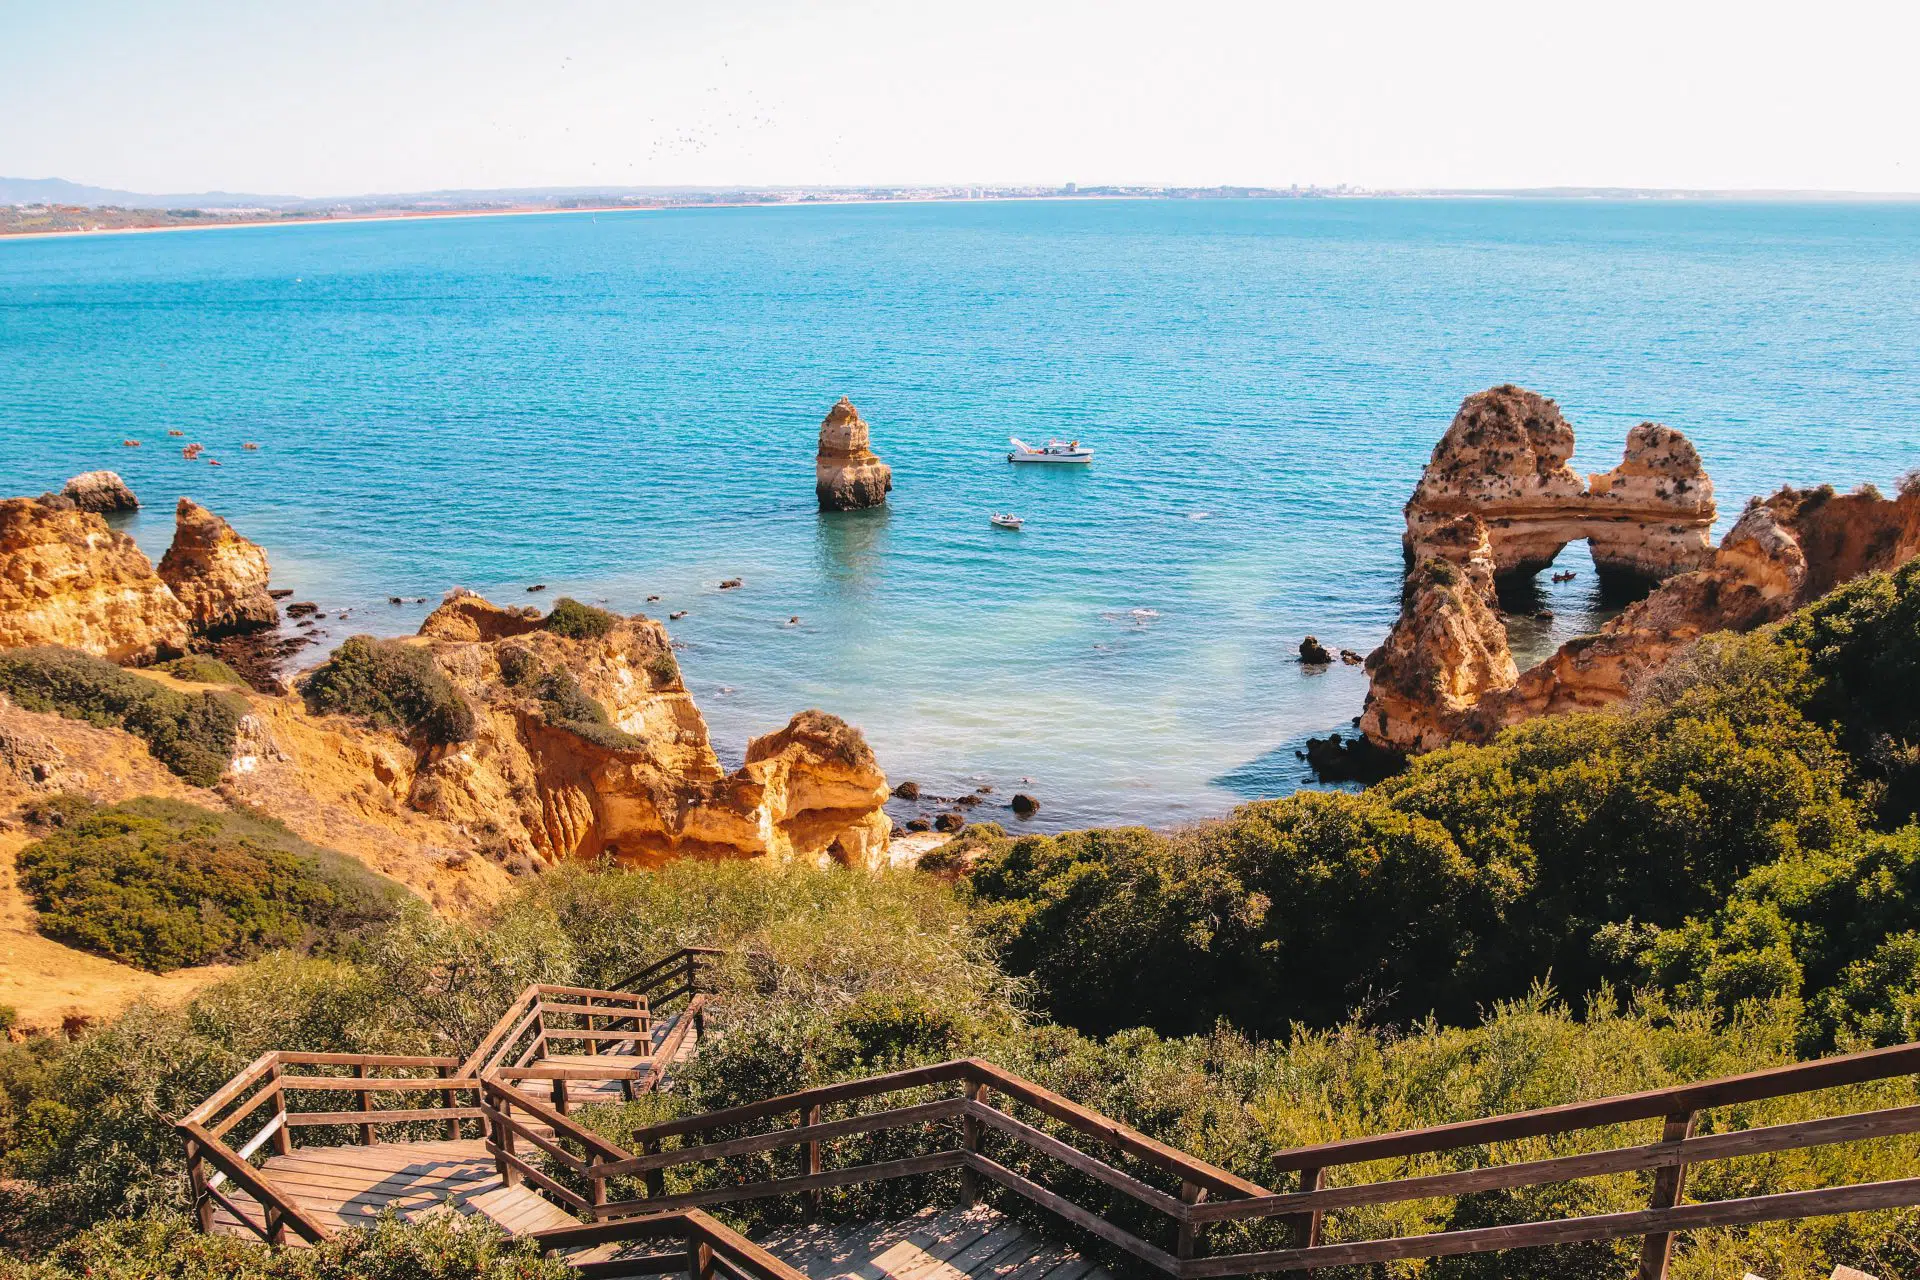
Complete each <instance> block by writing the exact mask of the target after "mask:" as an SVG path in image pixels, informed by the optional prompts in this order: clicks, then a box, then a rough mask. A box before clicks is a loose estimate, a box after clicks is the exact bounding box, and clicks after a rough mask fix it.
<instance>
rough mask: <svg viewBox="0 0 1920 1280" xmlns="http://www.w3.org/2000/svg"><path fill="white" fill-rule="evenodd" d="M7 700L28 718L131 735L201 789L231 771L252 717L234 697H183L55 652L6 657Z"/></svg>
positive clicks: (41, 649)
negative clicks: (244, 725) (48, 717)
mask: <svg viewBox="0 0 1920 1280" xmlns="http://www.w3.org/2000/svg"><path fill="white" fill-rule="evenodd" d="M0 692H5V693H7V694H9V695H11V696H12V698H13V700H14V701H15V702H18V703H19V704H20V705H21V706H22V707H25V708H26V709H27V710H29V711H42V712H55V713H57V714H59V715H63V716H66V717H68V718H69V719H74V720H85V721H87V722H88V723H90V724H95V725H99V726H100V727H102V728H110V729H125V730H127V731H128V732H129V733H132V734H134V735H135V736H137V737H139V738H141V739H143V740H144V741H145V742H146V744H147V750H148V751H150V752H152V753H153V757H154V759H156V760H158V761H160V763H162V764H163V765H165V766H166V767H167V768H168V769H169V770H170V771H172V772H173V773H175V774H178V775H179V776H180V777H182V778H184V779H185V780H186V781H188V782H191V783H193V784H195V785H196V786H202V787H210V786H212V785H213V784H214V783H216V782H218V781H219V780H220V775H221V774H222V773H224V772H225V771H226V767H227V762H228V761H229V760H231V759H232V758H233V748H234V742H235V740H236V738H237V736H238V733H239V727H240V718H241V717H242V716H244V715H245V714H246V713H247V704H246V701H245V700H244V699H243V698H239V697H236V696H235V695H233V694H230V693H214V692H210V691H209V692H202V693H181V692H179V691H178V690H175V689H168V688H166V687H165V686H163V685H161V684H159V683H157V682H156V681H153V680H147V679H143V678H142V677H140V676H137V675H135V674H133V673H132V672H131V671H126V670H123V669H122V668H120V667H116V666H114V665H113V664H112V663H111V662H107V661H104V660H103V659H100V658H95V657H92V656H90V655H88V654H84V653H80V652H78V651H76V650H73V649H61V648H57V647H55V646H52V645H41V646H36V647H33V648H27V649H11V650H7V651H4V652H0Z"/></svg>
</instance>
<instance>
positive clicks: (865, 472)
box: [813, 396, 893, 511]
mask: <svg viewBox="0 0 1920 1280" xmlns="http://www.w3.org/2000/svg"><path fill="white" fill-rule="evenodd" d="M892 488H893V469H892V468H890V467H889V466H887V464H886V463H884V462H882V461H880V458H879V455H877V454H875V453H874V451H873V448H872V446H871V443H870V441H869V438H868V431H867V424H866V422H865V421H863V420H862V419H861V417H860V411H859V410H857V409H855V408H854V407H853V402H852V401H850V400H848V399H847V398H846V397H845V396H842V397H841V398H840V402H839V403H838V404H836V405H834V406H833V408H832V409H830V410H828V411H827V416H826V419H825V420H824V421H822V422H821V424H820V451H819V453H818V455H816V457H815V459H814V464H813V491H814V495H815V496H816V497H818V498H819V500H820V509H821V510H822V511H857V510H860V509H861V508H864V507H877V506H880V505H882V504H883V503H885V502H886V500H887V493H888V492H889V491H890V490H891V489H892Z"/></svg>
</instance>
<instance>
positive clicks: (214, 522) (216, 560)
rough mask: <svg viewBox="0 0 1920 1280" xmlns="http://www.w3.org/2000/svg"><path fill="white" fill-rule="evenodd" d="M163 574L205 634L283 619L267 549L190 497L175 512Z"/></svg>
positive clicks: (247, 628)
mask: <svg viewBox="0 0 1920 1280" xmlns="http://www.w3.org/2000/svg"><path fill="white" fill-rule="evenodd" d="M160 577H161V580H162V581H164V582H165V583H166V584H167V585H168V586H169V587H171V588H173V594H174V595H175V596H176V597H177V598H178V599H179V601H180V603H181V604H183V605H185V606H186V607H187V614H188V616H189V617H190V618H191V619H192V620H193V629H194V630H195V631H197V632H199V633H200V634H201V635H205V636H222V635H232V634H234V633H236V632H242V631H258V630H260V629H262V628H264V627H271V626H274V625H276V624H278V623H279V621H280V608H279V606H278V605H276V604H274V602H273V597H272V596H270V595H268V594H267V553H266V552H264V551H262V550H261V549H260V548H259V547H258V546H257V545H256V544H254V543H252V542H249V541H248V540H247V539H245V538H243V537H241V536H240V535H239V534H237V533H235V532H234V531H233V526H232V525H230V524H228V523H227V522H226V521H225V520H223V519H221V518H220V517H219V516H217V515H215V514H214V513H213V512H211V511H209V510H207V509H206V508H205V507H203V506H201V505H200V504H199V503H197V502H194V501H193V500H192V499H190V498H182V499H180V505H179V507H177V508H176V509H175V512H174V528H173V545H172V546H170V547H168V548H167V554H166V555H165V556H163V557H161V560H160Z"/></svg>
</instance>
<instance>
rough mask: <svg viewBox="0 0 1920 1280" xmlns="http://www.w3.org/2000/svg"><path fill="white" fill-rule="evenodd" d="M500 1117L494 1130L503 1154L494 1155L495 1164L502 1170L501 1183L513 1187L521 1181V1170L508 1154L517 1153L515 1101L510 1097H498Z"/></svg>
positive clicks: (495, 1123)
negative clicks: (515, 1145)
mask: <svg viewBox="0 0 1920 1280" xmlns="http://www.w3.org/2000/svg"><path fill="white" fill-rule="evenodd" d="M496 1101H497V1102H498V1103H499V1105H500V1119H498V1120H496V1121H495V1122H494V1126H493V1131H494V1133H495V1134H497V1135H499V1139H500V1151H501V1154H499V1155H497V1156H495V1157H494V1161H493V1162H494V1165H495V1166H496V1167H497V1168H498V1169H499V1170H500V1185H501V1186H503V1187H511V1186H513V1185H515V1184H516V1183H518V1182H519V1181H520V1171H519V1170H518V1169H516V1168H514V1167H513V1165H512V1163H511V1162H509V1161H508V1160H507V1158H506V1157H507V1156H511V1155H515V1154H517V1152H516V1151H515V1150H514V1133H513V1125H512V1123H511V1121H512V1119H513V1102H512V1100H511V1099H508V1098H504V1097H502V1098H498V1099H496Z"/></svg>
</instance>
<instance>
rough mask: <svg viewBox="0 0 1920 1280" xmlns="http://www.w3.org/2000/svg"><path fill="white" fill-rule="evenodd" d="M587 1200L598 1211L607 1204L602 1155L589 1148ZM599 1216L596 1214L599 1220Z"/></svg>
mask: <svg viewBox="0 0 1920 1280" xmlns="http://www.w3.org/2000/svg"><path fill="white" fill-rule="evenodd" d="M587 1199H588V1200H589V1201H590V1202H591V1203H592V1204H593V1207H594V1208H596V1209H599V1208H603V1207H604V1206H605V1205H606V1203H607V1178H606V1175H605V1174H603V1173H601V1172H600V1153H599V1152H598V1151H595V1150H594V1149H593V1148H592V1147H588V1148H587ZM599 1216H600V1215H599V1214H597V1213H596V1214H594V1217H595V1218H598V1217H599Z"/></svg>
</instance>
